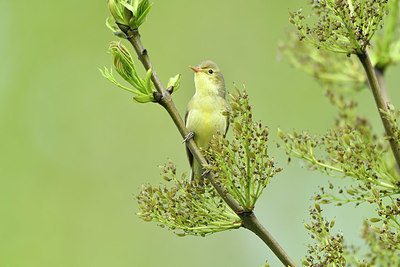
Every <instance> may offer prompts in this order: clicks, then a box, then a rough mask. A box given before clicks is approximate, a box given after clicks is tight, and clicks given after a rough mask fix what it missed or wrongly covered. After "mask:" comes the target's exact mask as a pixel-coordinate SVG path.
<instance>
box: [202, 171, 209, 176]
mask: <svg viewBox="0 0 400 267" xmlns="http://www.w3.org/2000/svg"><path fill="white" fill-rule="evenodd" d="M209 172H210V170H205V171H204V172H203V173H202V174H201V177H204V176H206V175H207V174H208V173H209Z"/></svg>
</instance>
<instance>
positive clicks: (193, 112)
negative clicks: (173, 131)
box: [186, 95, 227, 148]
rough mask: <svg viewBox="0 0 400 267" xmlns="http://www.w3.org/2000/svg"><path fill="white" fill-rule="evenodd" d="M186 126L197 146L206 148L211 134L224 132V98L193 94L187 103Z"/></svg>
mask: <svg viewBox="0 0 400 267" xmlns="http://www.w3.org/2000/svg"><path fill="white" fill-rule="evenodd" d="M189 107H190V108H189V110H188V115H187V120H186V121H187V123H186V126H187V128H188V130H189V131H191V132H194V134H195V135H194V141H195V142H196V144H197V145H198V146H199V147H202V148H207V146H208V144H209V142H210V141H211V139H212V137H213V135H215V134H217V133H218V132H220V133H225V129H226V124H227V118H226V116H224V115H223V114H222V112H223V111H225V110H226V107H227V103H226V101H225V99H223V98H222V97H218V96H215V95H214V96H204V95H203V96H201V97H199V96H196V95H195V96H194V97H193V98H192V100H191V101H190V103H189Z"/></svg>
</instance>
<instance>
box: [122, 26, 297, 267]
mask: <svg viewBox="0 0 400 267" xmlns="http://www.w3.org/2000/svg"><path fill="white" fill-rule="evenodd" d="M117 25H118V27H119V28H120V29H121V31H122V32H124V33H125V35H126V38H127V40H128V41H129V42H130V43H131V44H132V46H133V47H134V49H135V51H136V54H137V55H138V58H139V60H140V61H141V62H142V64H143V66H144V68H145V69H146V71H147V70H149V69H152V75H151V80H152V81H153V84H154V87H155V88H156V90H157V93H155V94H157V95H155V99H158V100H159V104H160V105H161V106H163V107H164V108H165V109H166V110H167V112H168V113H169V115H170V116H171V118H172V120H173V121H174V123H175V126H176V127H177V128H178V130H179V133H180V134H181V136H182V137H183V138H185V137H186V136H187V135H188V134H189V131H188V129H187V128H186V126H185V123H184V122H183V120H182V117H181V116H180V115H179V112H178V110H177V108H176V106H175V104H174V102H173V101H172V98H171V95H170V93H169V92H168V90H166V89H165V87H164V86H163V85H162V83H161V80H160V78H159V77H158V75H157V72H156V71H155V69H154V67H153V64H152V63H151V61H150V58H149V55H148V52H147V50H146V49H144V47H143V45H142V42H141V40H140V34H139V30H138V29H133V30H132V29H131V28H129V26H127V25H123V24H119V23H117ZM187 146H188V148H189V150H190V152H192V154H193V157H194V159H195V160H196V161H197V162H199V163H200V164H201V165H202V166H205V165H207V164H208V163H207V161H206V159H205V158H204V156H203V155H202V153H201V151H200V149H199V148H198V147H197V145H196V143H195V142H194V140H193V139H189V140H188V141H187ZM206 178H207V179H208V180H209V181H210V182H211V184H212V185H213V186H214V188H215V190H217V192H218V194H219V195H220V196H221V197H222V199H223V200H224V201H225V202H226V203H227V204H228V206H229V207H230V208H231V209H232V210H233V211H234V212H236V213H237V214H238V216H239V217H240V219H241V220H242V225H243V227H245V228H247V229H249V230H250V231H252V232H253V233H255V234H256V235H257V236H258V237H259V238H260V239H261V240H263V241H264V243H265V244H266V245H267V246H268V247H269V248H270V249H271V250H272V251H273V252H274V254H275V255H276V256H277V257H278V258H279V260H280V261H281V262H282V263H283V264H284V265H285V266H297V265H296V264H295V263H294V261H293V260H292V259H291V258H290V257H289V256H288V255H287V254H286V252H285V251H284V250H283V249H282V247H281V246H280V245H279V244H278V242H277V241H276V240H275V239H274V238H273V237H272V235H271V234H270V233H269V232H268V231H267V230H266V229H265V228H264V227H263V226H262V225H261V223H260V222H259V221H258V219H257V217H256V216H255V214H254V213H253V212H252V211H251V212H243V208H242V207H241V206H240V205H239V204H238V203H237V202H236V201H235V200H234V199H233V198H232V196H230V195H229V194H227V192H226V190H225V189H223V188H222V187H221V186H220V184H219V183H218V182H217V181H216V180H215V179H214V177H213V175H212V174H211V173H210V172H209V173H208V174H207V175H206Z"/></svg>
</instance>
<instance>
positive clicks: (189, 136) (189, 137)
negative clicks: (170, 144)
mask: <svg viewBox="0 0 400 267" xmlns="http://www.w3.org/2000/svg"><path fill="white" fill-rule="evenodd" d="M193 136H194V132H189V133H188V135H186V137H185V139H183V142H182V143H186V142H187V141H189V140H190V139H191V138H193Z"/></svg>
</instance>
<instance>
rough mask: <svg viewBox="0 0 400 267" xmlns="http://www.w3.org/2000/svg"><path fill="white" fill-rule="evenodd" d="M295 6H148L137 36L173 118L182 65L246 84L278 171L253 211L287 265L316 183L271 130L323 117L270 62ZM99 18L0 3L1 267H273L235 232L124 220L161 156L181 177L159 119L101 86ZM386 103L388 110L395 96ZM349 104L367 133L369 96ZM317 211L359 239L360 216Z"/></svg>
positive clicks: (295, 76)
mask: <svg viewBox="0 0 400 267" xmlns="http://www.w3.org/2000/svg"><path fill="white" fill-rule="evenodd" d="M304 4H305V1H304V2H299V1H295V0H290V1H289V0H287V1H275V2H273V3H271V1H261V0H258V1H251V3H250V2H249V3H245V2H244V1H241V0H234V1H233V0H232V1H212V0H202V1H178V0H169V1H156V0H154V7H153V9H152V11H151V13H150V15H149V18H148V21H147V22H146V23H145V24H144V25H143V27H142V28H141V32H142V40H143V43H144V45H145V47H146V48H147V49H148V51H149V53H150V57H151V59H152V61H153V63H154V66H155V68H156V69H157V72H158V73H159V75H160V77H161V79H162V80H163V81H164V82H166V81H167V80H168V78H169V77H170V76H173V75H175V74H176V73H181V74H182V82H181V89H180V90H179V91H178V92H177V93H175V94H174V95H173V97H174V101H175V103H176V105H177V106H178V108H179V110H180V111H181V113H182V114H183V113H184V111H185V107H186V103H187V102H188V101H189V99H190V97H191V96H192V95H193V93H194V84H193V73H192V71H191V70H190V69H189V68H188V67H187V66H188V65H196V64H198V63H199V62H200V61H202V60H205V59H212V60H214V61H216V62H217V63H218V64H219V66H220V68H221V69H222V70H223V72H224V74H225V79H226V83H227V87H228V89H230V90H231V89H232V87H233V86H232V84H233V83H234V82H235V83H236V84H238V85H239V86H241V85H242V84H245V86H246V88H247V90H248V93H249V94H250V97H251V103H252V104H253V105H254V113H255V117H256V119H260V120H262V121H263V123H264V124H265V125H268V126H269V127H270V132H271V144H270V147H271V154H272V156H273V157H274V158H275V159H276V161H277V162H278V164H279V166H280V167H283V168H284V172H283V173H281V174H279V175H277V176H276V177H275V178H274V179H273V181H272V182H271V184H270V185H269V186H268V187H267V189H266V190H265V192H264V195H263V197H262V199H260V200H259V202H258V206H257V208H256V213H257V214H258V216H259V219H260V220H261V221H262V222H263V223H264V225H265V227H266V228H267V229H269V231H270V232H271V233H272V234H273V235H274V236H275V237H276V238H277V240H278V241H279V242H280V243H281V245H282V246H283V248H285V249H286V250H287V252H288V253H289V255H291V257H292V258H294V259H295V261H296V262H298V263H300V259H301V258H302V257H303V256H304V254H305V252H306V244H307V243H308V242H309V241H310V238H309V237H308V236H307V233H306V231H305V229H304V228H303V221H308V207H309V206H310V205H312V202H311V201H310V197H311V196H312V193H313V192H315V191H316V190H317V188H318V185H325V184H326V183H327V181H328V179H327V178H326V177H324V176H322V175H319V174H318V173H313V172H309V171H307V170H306V169H304V168H301V164H299V162H298V161H297V160H294V162H293V163H292V164H290V165H287V163H286V156H285V152H284V150H283V149H277V148H276V142H277V141H278V140H277V137H276V129H277V127H281V128H282V129H283V130H285V131H290V130H292V129H293V128H296V129H299V130H309V131H312V132H314V133H322V132H323V131H324V129H326V128H327V127H329V125H331V123H332V122H333V118H334V115H335V111H334V109H333V108H332V107H331V106H330V105H329V104H328V101H327V100H326V99H325V98H324V97H323V90H322V89H321V88H320V87H319V86H318V84H317V83H316V82H314V81H313V79H312V78H310V77H309V76H307V75H305V74H304V73H302V72H301V71H299V70H296V69H293V68H292V67H290V65H289V64H288V63H287V61H285V60H283V62H281V61H279V60H278V59H279V53H278V51H277V43H278V41H279V40H284V39H285V29H286V28H287V27H289V23H288V8H290V9H297V8H299V7H301V5H304ZM107 16H108V10H107V5H106V1H92V0H89V1H77V0H71V1H57V2H54V1H9V0H2V1H0V34H1V42H0V59H1V65H0V126H1V130H0V149H1V153H0V175H1V180H0V181H1V182H0V211H1V218H0V240H1V241H0V251H1V252H0V266H260V265H261V264H263V263H265V260H267V259H268V261H269V263H270V264H271V265H272V266H280V263H279V262H278V261H277V260H276V259H275V256H273V254H272V253H271V252H270V251H269V249H268V248H266V247H265V246H264V245H263V243H262V242H261V241H260V240H259V239H258V238H257V237H255V236H254V235H253V234H251V233H250V232H248V231H246V230H244V229H241V230H237V231H230V232H224V233H219V234H215V235H213V236H210V237H207V238H200V237H184V238H180V237H177V236H175V235H174V234H173V233H172V232H170V231H167V230H165V229H162V228H159V227H157V225H156V224H155V223H145V222H143V221H141V220H140V219H139V218H138V216H136V214H135V213H136V212H137V204H136V201H135V199H134V195H135V194H137V193H138V192H139V190H140V187H141V184H144V183H152V184H158V183H159V182H160V181H161V180H160V177H159V170H158V167H157V166H158V165H160V164H163V163H164V162H166V161H167V159H169V158H170V159H172V160H174V161H175V162H176V163H177V165H178V170H179V171H183V172H187V171H188V170H189V167H188V164H187V162H186V155H185V152H184V145H183V144H182V138H181V137H180V136H179V134H178V131H177V130H176V129H175V127H174V125H173V124H172V122H171V120H170V119H169V117H168V116H167V114H166V112H165V111H164V110H163V109H162V108H160V107H159V106H157V105H155V104H146V105H140V104H135V103H133V101H132V95H130V94H129V93H127V92H125V91H123V90H120V89H119V88H117V87H115V86H113V85H112V84H111V83H109V82H108V81H106V80H105V79H104V78H102V77H101V75H100V73H99V70H98V68H99V67H100V68H101V67H102V66H107V67H110V66H111V58H110V55H108V54H107V46H108V43H109V42H110V41H112V40H115V39H116V38H115V37H114V36H113V35H112V34H111V32H110V31H109V30H108V29H107V28H106V27H105V19H106V17H107ZM126 45H127V46H128V44H126ZM140 68H141V67H140ZM396 71H398V69H393V70H391V71H390V72H389V80H388V87H389V88H394V87H395V85H396V84H398V82H399V79H400V78H399V76H397V78H396V77H393V76H394V75H390V74H393V73H394V72H396ZM390 93H391V95H392V97H393V99H394V101H393V102H394V104H395V105H396V104H398V103H396V99H398V96H399V93H397V92H393V91H391V92H390ZM357 98H358V99H359V100H360V101H361V102H362V103H363V104H362V107H361V109H362V110H363V112H364V114H367V115H368V116H369V117H370V118H371V119H372V120H373V121H374V122H375V123H376V124H379V119H378V117H377V112H376V110H375V109H374V103H373V101H372V97H371V96H370V95H369V92H368V91H367V90H365V91H364V92H361V93H359V94H358V95H357ZM330 180H332V179H330ZM326 210H327V213H326V214H327V215H328V216H329V217H330V218H333V217H336V223H337V226H336V230H337V231H342V232H343V233H344V234H345V236H347V238H348V240H353V241H354V242H355V243H356V244H357V243H360V242H361V241H360V240H359V238H358V236H359V227H360V225H361V221H362V219H363V218H365V217H366V216H367V214H368V213H370V212H371V210H372V207H361V208H359V209H357V210H354V209H353V207H351V206H349V207H343V208H340V209H338V208H334V207H330V208H329V209H326ZM353 241H352V242H353Z"/></svg>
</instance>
